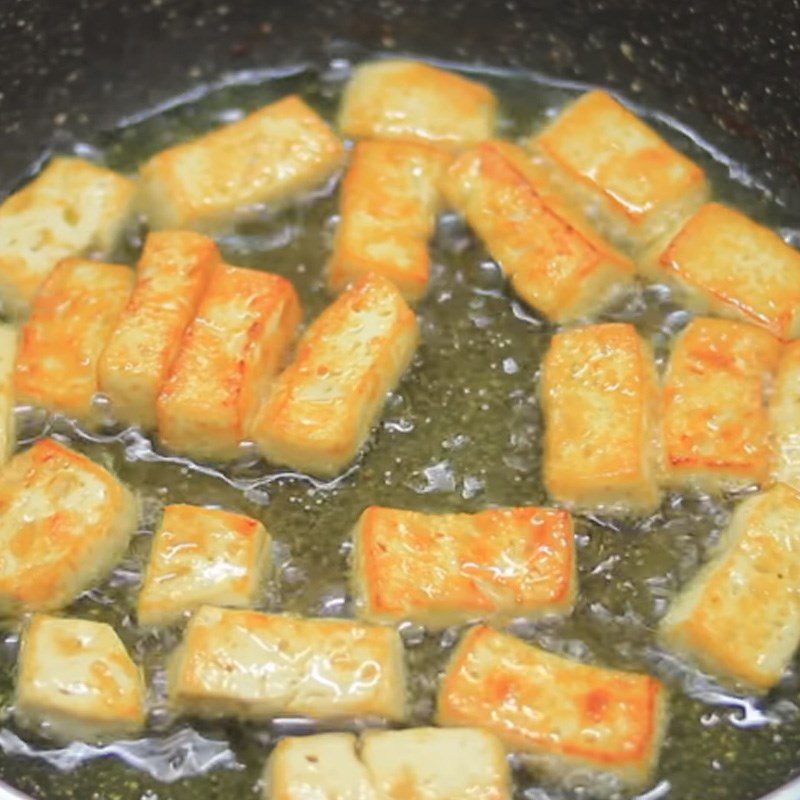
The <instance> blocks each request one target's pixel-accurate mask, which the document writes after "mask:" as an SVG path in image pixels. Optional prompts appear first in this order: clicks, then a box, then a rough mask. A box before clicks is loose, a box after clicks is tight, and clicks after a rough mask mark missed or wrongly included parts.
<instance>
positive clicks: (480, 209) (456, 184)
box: [441, 141, 634, 322]
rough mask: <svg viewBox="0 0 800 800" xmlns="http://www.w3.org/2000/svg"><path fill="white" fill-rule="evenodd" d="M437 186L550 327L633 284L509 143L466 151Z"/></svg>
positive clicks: (625, 268) (626, 267)
mask: <svg viewBox="0 0 800 800" xmlns="http://www.w3.org/2000/svg"><path fill="white" fill-rule="evenodd" d="M441 186H442V190H443V192H444V195H445V198H446V199H447V201H448V203H449V204H450V205H451V206H452V207H453V208H455V209H456V210H457V211H459V213H461V214H462V215H463V216H464V217H465V218H466V220H467V222H468V223H469V225H470V226H471V227H472V228H473V229H474V230H475V232H476V233H477V234H478V236H480V238H481V239H482V240H483V243H484V244H485V245H486V248H487V249H488V251H489V253H490V254H491V256H492V258H493V259H495V261H497V262H498V263H499V264H500V266H501V267H502V268H503V271H504V272H505V273H506V275H508V277H509V279H510V280H511V284H512V286H513V287H514V289H515V290H516V292H517V294H519V296H520V297H521V298H522V299H523V300H524V301H525V302H526V303H528V304H529V305H531V306H532V307H533V308H535V309H536V310H537V311H539V312H541V313H542V314H544V315H545V316H546V317H548V318H549V319H551V320H553V321H555V322H568V321H571V320H575V319H578V318H581V317H585V316H587V315H589V314H592V313H594V312H596V311H598V310H599V309H600V308H602V307H603V306H604V305H606V304H607V303H608V302H609V301H610V300H611V299H612V298H613V297H614V296H616V295H617V294H618V293H619V292H620V290H621V289H622V288H624V287H625V286H626V285H627V284H629V283H630V282H631V281H632V280H633V276H634V266H633V263H632V262H631V261H630V260H629V259H628V258H627V257H625V256H623V255H622V254H621V253H619V252H617V251H616V250H614V248H613V247H612V246H611V245H610V244H608V243H607V242H606V241H604V240H603V239H601V238H600V237H599V236H597V235H596V234H595V233H593V232H592V231H591V229H590V228H589V226H588V225H587V224H586V221H585V220H584V219H582V218H581V217H580V216H579V215H578V214H577V213H576V212H574V211H572V210H569V209H567V207H566V206H565V205H564V204H563V202H561V201H560V200H559V199H558V198H557V197H556V196H555V195H554V194H553V192H552V191H551V189H550V188H549V185H548V184H547V182H546V180H545V179H544V176H543V175H542V173H541V172H540V171H538V170H537V169H536V167H535V166H534V164H533V162H532V161H531V160H530V158H529V157H528V155H527V154H526V153H525V151H524V150H522V149H521V148H519V147H516V146H515V145H511V144H507V143H505V142H499V141H493V142H485V143H483V144H481V145H478V146H477V147H475V148H473V149H471V150H468V151H467V152H465V153H463V154H462V155H460V156H459V157H458V158H457V159H456V160H455V161H454V162H453V163H452V164H451V165H450V167H449V168H448V170H447V172H446V173H445V176H444V178H443V179H442V183H441Z"/></svg>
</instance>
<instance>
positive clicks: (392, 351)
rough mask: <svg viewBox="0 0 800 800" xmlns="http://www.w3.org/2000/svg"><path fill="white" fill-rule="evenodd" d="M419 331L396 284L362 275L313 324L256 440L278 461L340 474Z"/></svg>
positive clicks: (261, 417) (266, 408)
mask: <svg viewBox="0 0 800 800" xmlns="http://www.w3.org/2000/svg"><path fill="white" fill-rule="evenodd" d="M418 335H419V334H418V327H417V319H416V317H415V316H414V313H413V312H412V311H411V309H410V308H409V307H408V306H407V305H406V303H405V301H404V300H403V297H402V295H401V294H400V292H399V291H398V290H397V289H396V288H395V286H394V285H393V284H392V283H390V282H389V281H388V280H386V279H385V278H382V277H380V276H378V275H371V276H369V277H367V278H365V279H363V280H362V281H359V282H358V283H357V284H356V285H355V286H353V287H352V288H351V289H349V290H348V291H346V292H345V293H344V294H342V295H341V296H340V297H339V298H338V299H337V300H336V301H335V302H334V303H333V304H332V305H330V306H329V307H328V308H327V309H326V310H325V311H323V313H322V314H321V315H320V316H319V317H318V318H317V319H316V320H315V321H314V322H313V323H312V324H311V326H310V327H309V329H308V331H307V332H306V334H305V336H304V337H303V339H302V340H301V342H300V346H299V348H298V352H297V356H296V358H295V360H294V362H293V363H292V364H291V365H290V366H289V367H288V369H286V371H285V372H284V373H283V374H282V375H281V376H280V377H279V378H278V379H277V381H276V382H275V385H274V387H273V389H272V391H271V393H270V395H269V397H268V399H267V401H266V402H265V403H264V405H263V406H262V408H261V410H260V411H259V413H258V418H257V420H256V424H255V427H254V429H253V439H254V440H255V442H256V444H258V446H259V447H260V448H261V451H262V452H263V453H264V455H265V456H266V457H267V458H268V459H270V460H271V461H274V462H276V463H278V464H288V465H289V466H290V467H294V468H295V469H299V470H304V471H307V472H310V473H311V474H313V475H323V476H332V475H335V474H337V473H338V472H339V471H341V470H342V469H343V468H344V467H345V466H346V465H347V464H349V463H350V462H351V461H352V460H353V459H354V458H355V457H356V455H357V454H358V451H359V450H360V449H361V446H362V445H363V444H364V442H365V441H366V439H367V436H368V435H369V432H370V429H371V428H372V426H373V424H374V423H375V420H376V418H377V417H378V415H379V414H380V411H381V408H382V407H383V403H384V401H385V399H386V395H387V394H388V393H389V391H390V390H391V389H393V388H394V387H395V385H396V384H397V382H398V381H399V380H400V377H401V376H402V374H403V373H404V372H405V370H406V368H407V367H408V365H409V363H410V361H411V357H412V356H413V354H414V351H415V349H416V346H417V340H418Z"/></svg>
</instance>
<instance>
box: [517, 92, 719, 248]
mask: <svg viewBox="0 0 800 800" xmlns="http://www.w3.org/2000/svg"><path fill="white" fill-rule="evenodd" d="M531 146H532V149H533V151H534V153H535V154H536V155H537V156H538V157H539V158H540V159H541V161H542V163H543V165H544V166H545V168H546V169H547V171H548V174H549V176H550V179H551V180H552V182H553V185H554V187H556V189H557V190H558V191H559V192H561V193H562V194H563V195H564V196H565V198H567V200H568V201H569V202H571V203H573V204H574V205H576V206H577V207H579V208H582V209H585V210H586V213H588V214H589V216H590V217H591V219H592V222H593V223H595V224H596V225H597V226H598V229H599V230H600V231H601V233H603V234H604V235H605V236H608V237H609V238H610V239H611V241H613V242H615V243H616V244H617V245H619V246H622V247H626V248H628V249H632V250H638V251H640V250H641V249H642V248H644V247H646V246H647V244H648V243H650V242H652V241H653V240H654V239H656V238H657V237H659V236H662V235H664V234H665V233H667V232H668V231H670V230H672V229H673V228H674V227H675V226H676V225H678V224H679V223H680V222H681V221H682V220H684V219H686V217H688V216H690V215H691V214H693V213H694V212H695V211H696V210H697V209H698V208H699V207H700V205H701V204H702V203H703V202H705V200H706V199H707V198H708V195H709V191H710V190H709V186H708V181H707V180H706V177H705V174H704V172H703V170H702V169H701V168H700V167H699V166H698V165H697V164H695V163H694V162H693V161H691V160H690V159H689V158H687V157H686V156H684V155H683V154H682V153H679V152H678V151H677V150H675V149H674V148H673V147H670V145H668V144H667V143H666V142H665V141H664V140H663V139H662V138H661V137H660V136H659V135H658V134H657V133H656V132H655V131H654V130H653V129H652V128H650V127H649V126H648V125H647V124H646V123H644V122H643V121H642V120H641V119H639V118H638V117H637V116H636V115H635V114H633V113H632V112H631V111H629V110H628V109H627V108H625V106H623V105H621V104H620V103H618V102H617V101H616V100H615V99H614V98H613V97H611V95H609V94H606V92H603V91H593V92H588V93H587V94H584V95H583V96H582V97H580V98H578V100H576V101H575V102H574V103H572V104H571V105H569V106H567V108H565V109H564V110H563V111H562V112H561V113H560V114H559V115H558V116H557V117H556V119H555V120H553V121H552V122H551V123H550V124H549V125H548V126H547V127H546V128H545V129H544V130H543V131H541V132H540V133H539V134H538V135H536V136H534V137H533V139H532V140H531Z"/></svg>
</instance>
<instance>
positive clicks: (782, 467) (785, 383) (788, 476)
mask: <svg viewBox="0 0 800 800" xmlns="http://www.w3.org/2000/svg"><path fill="white" fill-rule="evenodd" d="M770 432H771V437H772V444H773V461H772V468H771V477H772V478H774V479H775V480H777V481H780V482H781V483H785V484H787V485H788V486H791V487H792V488H793V489H794V490H795V491H798V492H800V342H792V343H790V344H787V345H785V346H784V347H783V348H781V356H780V361H779V362H778V372H777V375H776V377H775V387H774V394H773V396H772V398H771V402H770Z"/></svg>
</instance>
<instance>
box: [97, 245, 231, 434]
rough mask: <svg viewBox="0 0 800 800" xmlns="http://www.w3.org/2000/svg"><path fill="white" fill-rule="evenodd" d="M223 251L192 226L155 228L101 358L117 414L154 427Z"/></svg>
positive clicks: (103, 383) (103, 386)
mask: <svg viewBox="0 0 800 800" xmlns="http://www.w3.org/2000/svg"><path fill="white" fill-rule="evenodd" d="M220 260H221V259H220V254H219V250H217V246H216V245H215V244H214V241H213V240H212V239H207V238H206V237H205V236H200V235H199V234H196V233H191V232H187V231H164V232H162V233H151V234H150V235H149V236H148V237H147V240H146V242H145V246H144V251H143V252H142V257H141V259H140V260H139V265H138V267H137V270H136V285H135V286H134V289H133V294H132V295H131V298H130V300H129V301H128V305H127V306H126V308H125V310H124V311H123V313H122V316H121V318H120V320H119V322H118V323H117V327H116V329H115V330H114V333H113V334H112V336H111V339H110V340H109V342H108V344H107V345H106V348H105V350H104V351H103V355H102V357H101V358H100V362H99V364H98V379H99V385H100V391H101V392H103V393H104V394H106V395H107V396H108V397H109V398H110V399H111V402H112V404H113V405H112V407H113V411H114V414H115V416H116V417H117V418H118V419H119V420H121V421H123V422H126V423H133V424H136V425H139V426H140V427H142V428H144V429H151V428H155V427H156V424H157V421H156V399H157V397H158V393H159V391H160V389H161V386H162V385H163V383H164V381H165V380H166V377H167V374H168V371H169V368H170V366H171V365H172V362H173V360H174V359H175V355H176V354H177V352H178V348H179V347H180V344H181V339H182V337H183V334H184V332H185V331H186V328H187V326H188V325H189V323H190V322H191V321H192V318H193V317H194V314H195V311H196V310H197V305H198V303H199V301H200V296H201V294H202V293H203V291H204V289H205V287H206V284H207V283H208V280H209V278H210V276H211V273H212V270H214V269H215V268H216V267H217V265H218V264H219V263H220Z"/></svg>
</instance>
